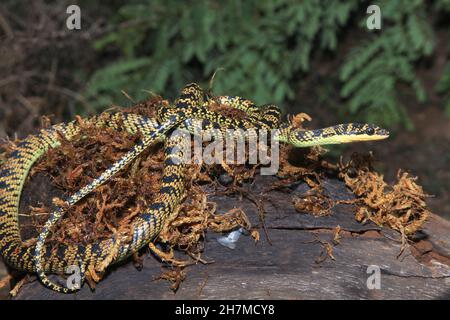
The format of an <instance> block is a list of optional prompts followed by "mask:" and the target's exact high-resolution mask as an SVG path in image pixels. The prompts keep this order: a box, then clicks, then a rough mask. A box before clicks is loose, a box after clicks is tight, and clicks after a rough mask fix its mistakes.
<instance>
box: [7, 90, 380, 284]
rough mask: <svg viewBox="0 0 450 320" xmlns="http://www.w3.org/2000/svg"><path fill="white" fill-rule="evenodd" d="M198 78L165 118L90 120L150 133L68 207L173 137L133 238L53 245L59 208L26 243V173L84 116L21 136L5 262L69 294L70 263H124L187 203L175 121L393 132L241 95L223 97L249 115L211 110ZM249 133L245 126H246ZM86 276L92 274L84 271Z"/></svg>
mask: <svg viewBox="0 0 450 320" xmlns="http://www.w3.org/2000/svg"><path fill="white" fill-rule="evenodd" d="M204 97H205V94H204V92H203V91H202V90H201V88H200V87H199V86H198V85H196V84H190V85H187V86H186V87H185V88H184V89H183V90H182V92H181V95H180V97H179V98H178V99H177V100H176V101H175V104H174V106H173V107H163V108H161V109H160V110H159V112H158V119H150V118H146V117H143V116H139V115H135V114H126V113H120V112H119V113H115V114H108V113H104V114H102V115H100V116H97V117H93V118H90V119H88V120H87V121H88V122H89V123H92V124H95V125H97V126H108V127H112V128H114V129H117V130H126V131H128V132H129V133H136V132H140V133H141V134H142V136H143V138H142V140H141V141H140V142H139V143H138V144H137V145H136V146H134V147H133V149H131V150H130V151H129V152H128V153H126V154H125V155H124V156H123V157H122V158H121V159H120V160H119V161H118V162H116V163H115V164H114V165H113V166H111V167H110V168H109V169H108V170H106V171H105V172H104V173H103V174H102V175H101V176H100V177H98V178H97V179H95V180H94V181H93V182H92V183H91V184H89V185H87V186H86V187H84V188H83V189H81V190H79V191H78V192H77V193H75V194H74V195H72V196H71V197H69V198H68V199H66V204H67V206H71V205H73V204H75V203H76V202H77V201H79V200H80V199H82V198H83V197H84V196H86V195H87V194H89V193H90V192H91V191H92V190H94V189H95V188H97V187H98V186H100V185H101V184H102V183H104V182H105V181H107V180H108V179H109V178H110V177H111V176H112V175H114V174H115V173H117V172H118V171H120V170H121V169H122V168H124V167H125V166H126V165H127V164H128V163H130V162H131V161H132V160H133V159H134V158H136V157H137V156H138V155H139V154H140V153H141V152H142V151H143V150H144V149H145V148H146V147H148V146H149V145H151V144H153V143H154V142H155V141H157V140H165V161H164V169H163V178H162V184H161V187H160V190H159V193H158V195H157V197H156V200H155V201H154V202H153V203H152V204H151V205H150V206H149V207H148V208H147V209H146V210H145V211H144V212H142V213H141V214H140V215H139V216H138V217H136V218H135V219H134V221H133V222H132V228H131V230H132V231H131V233H132V237H131V240H129V239H128V240H126V239H125V238H126V237H120V236H113V237H111V238H110V239H107V240H103V241H99V242H96V243H92V244H89V245H86V246H83V245H71V246H68V245H63V244H59V245H58V248H57V250H52V248H51V247H49V246H46V245H45V244H44V243H45V239H46V237H47V236H48V234H49V232H50V230H51V228H52V226H53V225H54V224H55V223H56V222H57V221H58V219H59V218H61V216H62V215H63V213H64V209H63V208H59V209H57V210H56V211H55V212H53V213H52V214H51V215H50V218H49V219H48V221H47V222H46V224H45V226H44V227H43V229H42V231H41V233H40V235H39V237H38V241H37V242H36V244H35V245H31V246H27V245H25V244H24V243H23V242H22V239H21V237H20V232H19V221H18V207H19V201H20V196H21V192H22V188H23V185H24V183H25V180H26V177H27V175H28V173H29V171H30V169H31V167H32V166H33V164H34V163H35V162H36V161H37V160H38V159H39V158H40V157H41V156H42V155H43V154H45V153H46V151H47V150H48V149H49V148H53V147H57V146H58V145H59V144H60V143H59V136H58V135H59V134H62V135H63V136H64V137H65V138H66V139H68V140H71V139H73V137H74V136H75V135H76V134H77V133H78V132H79V131H80V128H79V126H78V125H77V123H76V122H70V123H63V124H58V125H55V126H53V127H51V128H50V129H44V130H41V132H40V133H39V134H37V135H31V136H29V137H28V138H26V139H24V140H23V141H22V142H20V143H19V144H18V145H17V147H16V149H15V150H14V151H13V152H12V153H11V154H10V156H9V158H8V160H7V161H6V162H5V163H4V164H3V165H2V166H1V168H0V253H1V255H2V257H3V259H4V260H5V262H6V263H7V264H8V265H10V266H12V267H13V268H15V269H18V270H22V271H26V272H30V273H37V274H38V276H39V278H40V279H41V282H42V283H43V284H45V285H46V286H48V287H49V288H51V289H53V290H55V291H58V292H62V293H69V292H73V291H75V290H77V289H78V288H73V289H69V288H66V287H62V286H60V285H57V284H55V283H53V282H51V281H50V280H49V279H48V278H47V276H46V273H58V274H62V273H64V272H65V271H66V269H67V267H69V266H79V267H80V269H81V271H82V275H83V276H84V272H85V270H86V269H87V268H88V267H93V268H94V269H95V270H97V269H102V268H101V266H102V265H103V264H104V262H105V260H107V259H111V257H110V256H109V255H110V253H111V252H112V251H113V249H114V248H116V249H117V248H118V249H117V254H116V255H115V256H114V257H113V258H112V261H110V263H111V264H114V263H117V262H120V261H122V260H124V259H125V258H127V257H129V256H130V255H131V254H133V253H135V252H137V251H138V250H139V249H140V248H142V247H144V246H145V245H147V244H148V243H149V242H150V241H152V240H153V239H154V238H155V237H156V236H157V235H158V233H159V232H160V230H161V228H162V226H163V224H164V221H165V220H166V218H167V217H168V216H169V215H170V214H171V213H173V212H174V211H175V210H176V208H177V207H178V206H179V204H180V203H181V201H182V200H183V196H184V170H185V164H184V163H183V161H182V159H183V156H184V155H183V148H178V147H177V146H179V145H180V144H181V143H182V142H183V141H182V139H183V137H182V135H180V134H172V135H169V134H168V133H169V132H170V131H172V129H174V128H181V129H184V130H185V131H189V132H193V131H195V130H194V129H218V130H221V131H224V130H227V129H255V130H261V129H278V130H279V131H278V135H277V139H278V140H280V141H282V142H286V143H289V144H292V145H294V146H297V147H308V146H313V145H323V144H335V143H347V142H353V141H365V140H378V139H384V138H386V137H388V132H387V131H386V130H384V129H381V128H379V127H377V126H374V125H369V124H341V125H336V126H333V127H328V128H324V129H318V130H309V131H300V130H298V129H295V128H293V127H291V126H290V125H289V124H281V123H280V111H279V110H278V108H277V107H275V106H272V105H269V106H266V107H264V108H258V107H256V106H255V105H254V104H253V103H252V102H251V101H249V100H245V99H243V98H240V97H230V96H221V97H217V100H218V102H219V103H221V104H225V105H229V106H230V108H237V109H240V110H242V111H244V112H246V113H247V115H248V117H247V118H246V119H245V120H236V119H232V118H229V117H226V116H224V115H221V114H219V113H215V112H212V111H210V110H209V109H208V101H209V100H208V99H207V100H206V101H204ZM194 120H199V123H200V126H201V128H195V125H194ZM238 132H241V133H240V134H244V133H242V131H238ZM83 279H84V278H83Z"/></svg>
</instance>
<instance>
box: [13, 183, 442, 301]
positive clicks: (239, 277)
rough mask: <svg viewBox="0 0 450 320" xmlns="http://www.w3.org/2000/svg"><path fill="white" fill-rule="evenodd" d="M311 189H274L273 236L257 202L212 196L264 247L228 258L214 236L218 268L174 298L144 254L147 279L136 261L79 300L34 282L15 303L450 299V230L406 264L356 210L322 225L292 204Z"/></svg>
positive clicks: (338, 189) (428, 237)
mask: <svg viewBox="0 0 450 320" xmlns="http://www.w3.org/2000/svg"><path fill="white" fill-rule="evenodd" d="M273 179H276V178H275V177H269V176H258V177H257V178H256V180H255V182H254V183H253V184H252V185H251V186H250V185H248V186H247V187H249V188H252V191H253V192H255V193H257V194H258V192H260V191H262V190H263V188H264V187H267V186H268V185H269V184H270V183H272V182H273V181H274V180H273ZM44 184H45V183H44ZM323 185H324V187H325V191H326V192H327V193H328V195H329V196H330V197H331V198H333V199H339V200H346V199H347V200H348V199H352V198H353V197H354V196H353V194H352V193H351V192H349V191H348V190H347V189H346V187H345V185H344V184H343V182H341V181H339V180H336V179H331V178H330V179H326V180H324V182H323ZM308 188H309V187H308V186H307V185H306V184H305V183H299V184H298V185H297V186H295V187H293V188H292V189H291V190H290V191H289V192H284V191H276V190H274V191H271V192H269V193H268V194H267V195H266V199H265V202H264V203H265V211H266V214H265V231H266V233H267V234H266V233H265V231H264V230H263V229H262V224H261V223H260V218H259V214H258V210H257V208H256V206H255V205H254V204H253V203H252V202H251V201H249V200H248V199H246V198H243V199H239V198H238V197H230V196H211V200H213V201H215V202H217V205H218V210H219V212H226V211H227V210H229V209H232V208H233V207H240V208H242V209H243V210H244V211H245V212H246V214H247V215H248V216H249V218H250V220H251V223H252V224H253V225H254V226H256V225H260V228H259V232H260V234H261V240H260V241H259V242H257V243H255V241H254V240H253V238H252V237H250V236H246V235H242V236H241V237H240V238H239V239H238V241H237V243H236V247H235V249H230V248H228V247H226V246H223V245H221V244H220V243H219V242H218V241H217V239H218V238H219V237H222V236H223V235H222V234H214V233H211V232H210V233H208V234H207V235H206V239H205V242H204V252H203V256H202V257H203V259H205V260H207V261H210V262H211V261H213V263H210V264H202V263H197V264H195V265H191V266H188V267H187V268H186V269H185V271H186V275H187V276H186V279H185V280H184V281H183V282H182V283H181V285H180V287H179V289H178V291H177V292H176V293H175V292H173V291H172V290H171V289H170V283H169V282H168V281H164V280H155V279H156V278H157V277H158V276H160V275H161V273H162V271H163V264H162V263H161V262H160V261H159V260H158V259H157V258H155V256H154V255H152V254H145V255H144V259H143V268H142V270H140V271H138V270H137V269H136V268H135V266H134V264H133V263H132V262H131V261H128V262H126V263H124V264H122V265H119V266H115V267H112V268H111V270H110V271H109V272H108V274H107V275H106V276H105V277H104V278H103V279H102V281H100V282H99V283H98V284H97V286H96V288H95V291H92V290H91V289H90V288H89V286H88V285H87V284H85V285H84V286H83V287H82V289H81V290H80V291H79V292H77V293H75V294H70V295H64V294H59V293H56V292H53V291H51V290H49V289H47V288H45V287H44V286H43V285H42V284H41V283H40V282H39V281H31V282H29V283H26V284H25V285H24V286H23V287H22V288H21V290H20V291H19V293H18V295H17V296H16V297H15V299H24V300H27V299H50V300H54V299H68V300H72V299H449V298H450V222H448V221H446V220H444V219H442V218H440V217H438V216H436V215H431V217H430V219H429V220H428V221H427V223H426V224H425V226H424V228H423V230H422V231H421V232H420V234H418V235H417V236H416V239H415V241H414V242H411V243H409V244H408V246H407V248H406V250H404V252H403V253H402V254H401V255H399V254H400V252H401V237H400V235H399V234H398V232H395V231H393V230H391V229H388V228H383V227H380V226H377V225H375V224H374V223H372V222H368V223H365V224H361V223H359V222H357V221H356V220H355V206H354V205H351V204H338V205H336V206H335V207H334V208H333V209H332V212H331V214H330V215H328V216H320V217H315V216H313V215H310V214H307V213H299V212H297V211H296V210H295V209H294V207H293V205H292V196H293V195H294V194H302V193H304V192H306V191H307V190H308ZM36 190H40V192H36ZM46 194H47V190H46V189H45V188H43V187H42V182H33V181H31V182H30V183H27V186H26V189H25V191H24V197H23V206H25V207H26V206H27V205H29V204H32V203H34V202H35V201H36V199H35V198H40V199H42V197H47V195H46ZM338 225H339V226H340V228H341V233H340V236H341V239H340V242H339V243H338V244H336V243H334V242H333V238H334V235H335V228H336V227H337V226H338ZM327 248H328V249H330V248H331V249H332V252H329V253H330V254H331V255H332V256H333V257H334V259H332V258H331V256H330V254H327V250H326V249H327ZM369 266H375V267H372V268H375V269H370V268H369ZM166 267H169V268H170V266H166ZM368 268H369V270H368ZM377 268H379V269H377ZM373 270H375V271H373ZM376 270H379V271H380V277H379V279H380V282H379V284H380V288H379V289H378V288H376V286H375V288H373V286H372V287H371V288H369V287H368V285H367V284H368V282H369V284H375V285H376V284H377V282H376V281H375V280H374V278H373V277H372V278H370V279H369V280H368V278H369V277H370V276H372V275H373V274H374V273H373V272H375V273H376V272H377V271H376ZM368 272H369V273H368ZM374 281H375V282H374Z"/></svg>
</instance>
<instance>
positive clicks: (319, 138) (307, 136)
mask: <svg viewBox="0 0 450 320" xmlns="http://www.w3.org/2000/svg"><path fill="white" fill-rule="evenodd" d="M388 137H389V132H388V131H387V130H386V129H383V128H381V127H378V126H376V125H373V124H367V123H347V124H338V125H335V126H332V127H328V128H323V129H316V130H306V131H304V130H297V129H293V130H289V133H288V139H287V140H285V141H286V142H288V143H289V144H292V145H294V146H296V147H311V146H318V145H329V144H340V143H351V142H359V141H373V140H382V139H386V138H388Z"/></svg>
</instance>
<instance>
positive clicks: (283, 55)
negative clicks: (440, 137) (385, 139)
mask: <svg viewBox="0 0 450 320" xmlns="http://www.w3.org/2000/svg"><path fill="white" fill-rule="evenodd" d="M370 4H377V5H379V6H380V8H381V14H382V29H381V30H378V31H370V30H368V29H367V28H366V19H367V17H368V14H367V13H366V9H367V7H368V5H370ZM449 12H450V1H449V0H440V1H434V2H428V1H422V0H412V1H407V0H398V1H378V2H376V3H368V2H366V1H357V0H349V1H339V0H329V1H325V0H320V1H293V0H279V1H260V0H245V1H244V0H231V1H226V2H225V1H224V2H222V1H205V0H203V1H201V0H199V1H175V0H148V1H127V2H126V4H123V5H120V6H119V9H118V11H117V13H116V14H115V16H114V18H113V19H111V20H110V21H109V23H110V29H109V30H110V31H109V32H108V33H107V34H106V35H105V36H103V37H102V38H101V39H100V40H98V41H96V42H95V48H96V50H98V52H99V53H100V54H105V55H106V56H108V59H107V61H108V63H107V64H105V65H104V66H101V67H100V68H99V69H98V70H97V71H96V72H95V73H94V74H93V75H92V76H91V78H90V80H89V81H88V84H87V87H86V90H85V92H84V95H85V96H86V98H87V100H88V101H89V103H90V104H91V105H93V106H95V107H102V108H103V107H104V106H105V105H109V104H111V103H113V102H114V103H116V104H120V103H122V102H124V101H125V98H124V95H123V94H122V92H121V91H122V90H124V91H126V92H127V93H128V94H129V95H130V96H132V97H133V98H134V99H136V100H138V99H142V98H145V97H147V96H148V91H151V92H155V93H162V94H163V95H164V96H165V97H174V96H175V95H176V92H178V90H179V89H180V88H181V87H182V86H183V85H184V84H186V83H187V82H190V81H195V82H200V83H201V84H203V85H205V86H207V85H208V80H209V79H210V78H211V76H212V75H213V74H214V72H215V71H216V70H218V69H220V68H223V70H220V71H219V72H218V73H217V75H216V77H215V79H214V86H213V90H214V92H215V93H219V94H220V93H226V94H232V95H241V96H244V97H248V98H251V99H253V100H255V101H256V102H257V103H261V104H263V103H269V102H273V103H277V104H280V105H281V106H283V105H285V104H288V103H289V102H291V101H293V100H294V99H295V98H296V90H297V89H298V88H297V86H298V84H299V83H300V86H301V83H302V78H304V77H306V76H307V75H308V74H310V73H314V72H316V70H315V69H314V68H313V67H312V63H311V61H312V59H313V58H314V57H332V58H333V59H338V60H339V67H338V68H335V69H334V70H333V74H330V75H329V78H330V79H337V84H336V85H335V86H336V87H337V90H338V92H339V96H338V99H340V100H341V101H342V104H341V108H342V109H343V110H341V111H342V112H343V113H345V114H347V115H350V116H351V115H354V116H358V117H359V118H360V119H361V118H362V119H364V120H367V121H371V122H378V123H383V124H387V125H392V124H398V123H401V124H403V125H406V126H407V127H411V124H410V121H409V118H408V113H407V109H406V107H405V105H404V104H402V102H401V101H400V99H399V97H398V86H399V85H402V86H406V87H407V88H410V89H411V91H413V92H414V93H415V98H416V99H417V101H419V102H425V101H426V99H427V97H426V94H425V90H424V89H423V86H422V83H421V82H420V80H419V79H418V77H417V66H418V65H419V64H420V62H421V61H423V60H424V59H427V58H428V57H430V56H431V55H432V54H433V52H434V50H435V34H434V28H433V26H432V22H431V18H430V16H431V15H432V14H436V13H439V14H442V15H444V16H447V17H448V14H449ZM355 28H359V30H360V31H361V32H360V34H361V36H360V37H359V38H355V39H353V40H352V41H353V42H354V45H352V49H351V50H350V51H348V50H347V52H344V51H345V50H341V49H342V48H341V43H342V41H343V40H345V39H346V37H348V36H349V32H350V31H351V30H353V31H354V29H355ZM111 55H112V56H113V59H112V62H111ZM436 90H437V91H438V92H439V93H440V94H443V95H447V98H448V103H447V110H448V111H449V114H450V95H449V94H448V92H449V91H450V64H449V66H448V67H447V70H446V71H445V72H444V75H443V77H442V80H441V81H440V82H439V83H438V86H437V88H436ZM312 94H314V93H312ZM362 119H361V120H362Z"/></svg>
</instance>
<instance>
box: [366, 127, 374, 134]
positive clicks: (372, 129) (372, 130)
mask: <svg viewBox="0 0 450 320" xmlns="http://www.w3.org/2000/svg"><path fill="white" fill-rule="evenodd" d="M366 133H367V134H368V135H369V136H371V135H373V134H374V133H375V129H374V128H372V127H369V128H367V130H366Z"/></svg>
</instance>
